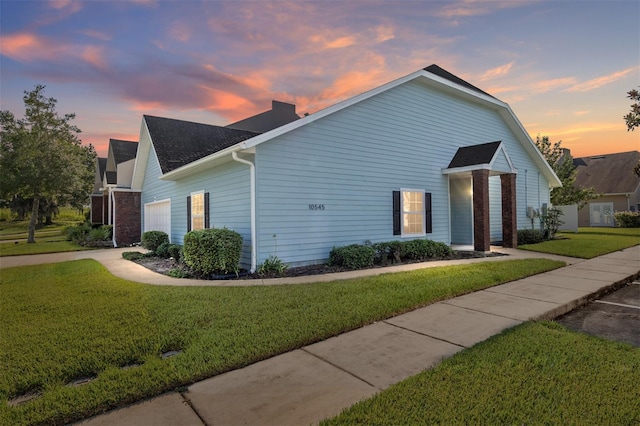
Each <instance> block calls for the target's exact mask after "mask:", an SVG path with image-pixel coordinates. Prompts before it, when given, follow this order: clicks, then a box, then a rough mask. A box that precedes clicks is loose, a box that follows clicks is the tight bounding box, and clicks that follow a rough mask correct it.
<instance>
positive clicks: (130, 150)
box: [109, 139, 138, 164]
mask: <svg viewBox="0 0 640 426" xmlns="http://www.w3.org/2000/svg"><path fill="white" fill-rule="evenodd" d="M109 150H110V151H111V152H112V153H113V161H114V162H115V163H116V164H120V163H124V162H125V161H129V160H133V159H134V158H136V152H137V151H138V142H133V141H125V140H120V139H109Z"/></svg>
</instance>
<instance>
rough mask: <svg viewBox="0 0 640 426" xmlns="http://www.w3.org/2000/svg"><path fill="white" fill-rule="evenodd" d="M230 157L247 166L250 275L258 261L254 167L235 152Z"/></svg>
mask: <svg viewBox="0 0 640 426" xmlns="http://www.w3.org/2000/svg"><path fill="white" fill-rule="evenodd" d="M231 157H232V158H233V159H234V161H237V162H238V163H243V164H246V165H247V166H249V173H250V174H249V180H250V185H251V273H254V272H255V271H256V263H257V259H258V248H257V246H258V241H257V239H256V166H255V164H253V163H252V162H251V161H249V160H245V159H243V158H240V157H238V152H237V151H232V152H231Z"/></svg>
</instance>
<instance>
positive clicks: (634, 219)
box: [613, 212, 640, 228]
mask: <svg viewBox="0 0 640 426" xmlns="http://www.w3.org/2000/svg"><path fill="white" fill-rule="evenodd" d="M613 216H614V217H615V219H616V226H618V227H620V228H640V212H615V213H614V214H613Z"/></svg>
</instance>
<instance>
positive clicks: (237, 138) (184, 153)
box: [144, 115, 259, 174]
mask: <svg viewBox="0 0 640 426" xmlns="http://www.w3.org/2000/svg"><path fill="white" fill-rule="evenodd" d="M144 120H145V122H146V123H147V128H148V129H149V135H150V136H151V140H152V141H153V146H154V148H155V152H156V155H157V157H158V162H159V163H160V168H161V169H162V173H163V174H164V173H168V172H170V171H172V170H175V169H177V168H179V167H182V166H184V165H186V164H189V163H191V162H193V161H196V160H199V159H200V158H203V157H206V156H208V155H211V154H214V153H216V152H218V151H221V150H223V149H225V148H228V147H230V146H233V145H235V144H237V143H239V142H242V141H245V140H247V139H250V138H252V137H254V136H257V135H259V133H256V132H249V131H247V130H237V129H231V128H227V127H220V126H213V125H210V124H201V123H193V122H190V121H183V120H175V119H172V118H162V117H154V116H151V115H145V116H144Z"/></svg>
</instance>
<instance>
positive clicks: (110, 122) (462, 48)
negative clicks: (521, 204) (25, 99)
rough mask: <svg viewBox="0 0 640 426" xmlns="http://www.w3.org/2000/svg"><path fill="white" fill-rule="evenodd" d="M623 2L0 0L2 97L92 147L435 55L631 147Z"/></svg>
mask: <svg viewBox="0 0 640 426" xmlns="http://www.w3.org/2000/svg"><path fill="white" fill-rule="evenodd" d="M639 16H640V2H638V1H635V0H634V1H615V0H614V1H571V0H565V1H446V2H439V1H419V0H413V1H364V0H356V1H326V0H325V1H291V2H288V1H275V2H269V1H231V2H225V1H193V0H192V1H180V0H174V1H168V0H135V1H134V0H131V1H117V0H116V1H70V0H51V1H45V0H26V1H25V0H20V1H11V0H0V61H1V62H0V99H1V106H0V108H1V109H9V110H11V111H13V112H14V113H16V115H20V114H21V112H22V111H23V104H22V95H23V91H24V90H31V89H33V87H34V86H35V85H36V84H45V85H46V86H47V90H46V94H47V96H51V97H54V98H56V99H58V101H59V102H58V111H59V112H60V113H61V114H64V113H69V112H75V113H76V115H77V118H76V120H75V124H76V125H77V126H78V127H80V129H82V131H83V132H82V134H81V138H82V140H83V141H84V142H85V143H92V144H93V145H94V146H96V148H97V149H98V152H99V153H100V154H101V155H104V154H105V153H106V146H107V144H108V141H109V138H123V139H130V140H137V138H138V135H139V130H140V123H141V119H142V115H143V114H150V115H159V116H165V117H171V118H179V119H185V120H192V121H198V122H205V123H211V124H218V125H225V124H228V123H230V122H232V121H236V120H239V119H242V118H244V117H247V116H250V115H252V114H256V113H259V112H262V111H265V110H267V109H269V108H270V106H271V100H272V99H278V100H282V101H287V102H292V103H295V104H296V105H297V111H298V113H300V114H302V113H305V112H309V113H313V112H315V111H317V110H319V109H321V108H324V107H327V106H329V105H332V104H334V103H336V102H339V101H341V100H344V99H346V98H348V97H351V96H354V95H357V94H359V93H361V92H363V91H366V90H369V89H372V88H374V87H376V86H379V85H381V84H384V83H386V82H388V81H391V80H393V79H396V78H398V77H401V76H403V75H406V74H409V73H411V72H413V71H416V70H418V69H420V68H424V67H426V66H428V65H430V64H433V63H436V64H438V65H440V66H441V67H443V68H445V69H447V70H448V71H450V72H452V73H454V74H456V75H458V76H459V77H461V78H463V79H465V80H467V81H469V82H470V83H472V84H474V85H476V86H478V87H480V88H481V89H483V90H485V91H486V92H488V93H491V94H492V95H494V96H496V97H497V98H499V99H501V100H503V101H505V102H508V103H509V105H510V106H511V108H512V109H513V110H514V112H515V113H516V115H517V116H518V118H519V119H520V121H522V123H523V125H524V126H525V128H526V129H527V131H528V132H529V133H530V134H531V135H532V137H534V138H535V135H536V134H539V133H540V134H543V135H548V136H550V138H551V140H552V141H556V140H562V141H563V143H562V145H563V146H565V147H567V148H571V150H572V153H573V154H574V156H587V155H594V154H605V153H609V152H621V151H628V150H638V149H640V132H638V131H636V132H627V131H626V127H625V124H624V121H623V119H622V116H623V115H625V114H626V113H627V112H628V111H629V107H630V103H631V102H630V101H629V99H627V98H626V92H627V91H629V90H631V89H633V88H634V87H638V86H640V27H639V23H638V17H639Z"/></svg>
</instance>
